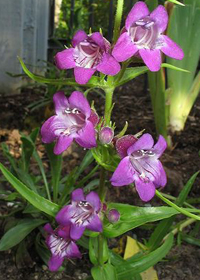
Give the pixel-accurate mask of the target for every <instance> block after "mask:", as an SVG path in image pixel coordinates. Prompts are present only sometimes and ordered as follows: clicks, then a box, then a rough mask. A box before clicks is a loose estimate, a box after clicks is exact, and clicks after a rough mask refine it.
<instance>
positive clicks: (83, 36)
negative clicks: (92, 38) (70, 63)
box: [72, 30, 88, 47]
mask: <svg viewBox="0 0 200 280" xmlns="http://www.w3.org/2000/svg"><path fill="white" fill-rule="evenodd" d="M87 38H88V35H87V34H86V33H85V31H83V30H78V31H77V32H76V34H75V35H74V37H73V39H72V46H73V47H76V45H78V44H79V43H80V42H82V41H84V40H86V39H87Z"/></svg>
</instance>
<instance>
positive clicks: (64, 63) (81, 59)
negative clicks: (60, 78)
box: [55, 30, 120, 84]
mask: <svg viewBox="0 0 200 280" xmlns="http://www.w3.org/2000/svg"><path fill="white" fill-rule="evenodd" d="M72 46H73V47H72V48H69V49H66V50H64V51H62V52H58V53H57V54H56V56H55V61H56V65H57V67H58V68H59V69H71V68H74V76H75V80H76V82H77V83H79V84H86V83H87V82H88V81H89V79H90V78H91V77H92V75H93V74H94V73H95V71H99V72H102V73H103V74H105V75H111V76H113V75H116V74H117V73H118V72H119V71H120V64H119V63H118V62H117V61H116V60H115V59H114V57H112V56H111V54H110V43H109V42H108V41H107V40H106V39H105V38H104V37H103V36H102V35H101V33H99V32H95V33H92V34H91V35H87V34H86V33H85V32H84V31H83V30H79V31H77V33H76V34H75V35H74V37H73V40H72Z"/></svg>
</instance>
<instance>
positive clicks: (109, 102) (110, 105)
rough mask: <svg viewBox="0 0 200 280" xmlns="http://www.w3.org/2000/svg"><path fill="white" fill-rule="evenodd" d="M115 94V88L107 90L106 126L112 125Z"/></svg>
mask: <svg viewBox="0 0 200 280" xmlns="http://www.w3.org/2000/svg"><path fill="white" fill-rule="evenodd" d="M113 92H114V88H112V87H111V88H107V89H105V94H106V100H105V113H104V120H105V124H106V125H109V124H110V118H111V113H112V108H113V101H112V98H113Z"/></svg>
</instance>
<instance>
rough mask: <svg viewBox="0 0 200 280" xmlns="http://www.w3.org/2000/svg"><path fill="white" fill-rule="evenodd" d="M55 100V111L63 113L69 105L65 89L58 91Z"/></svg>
mask: <svg viewBox="0 0 200 280" xmlns="http://www.w3.org/2000/svg"><path fill="white" fill-rule="evenodd" d="M53 102H54V105H55V112H56V114H57V115H58V114H61V113H63V111H64V110H65V109H66V108H67V107H69V102H68V100H67V97H66V96H65V93H64V91H58V92H56V93H55V94H54V96H53Z"/></svg>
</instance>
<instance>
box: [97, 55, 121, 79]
mask: <svg viewBox="0 0 200 280" xmlns="http://www.w3.org/2000/svg"><path fill="white" fill-rule="evenodd" d="M97 70H98V71H99V72H102V73H103V74H105V75H110V76H114V75H116V74H117V73H118V72H119V71H120V64H119V63H118V62H117V61H116V60H115V59H114V57H112V56H111V55H110V54H108V53H104V55H103V57H102V60H101V62H100V63H99V65H98V66H97Z"/></svg>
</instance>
